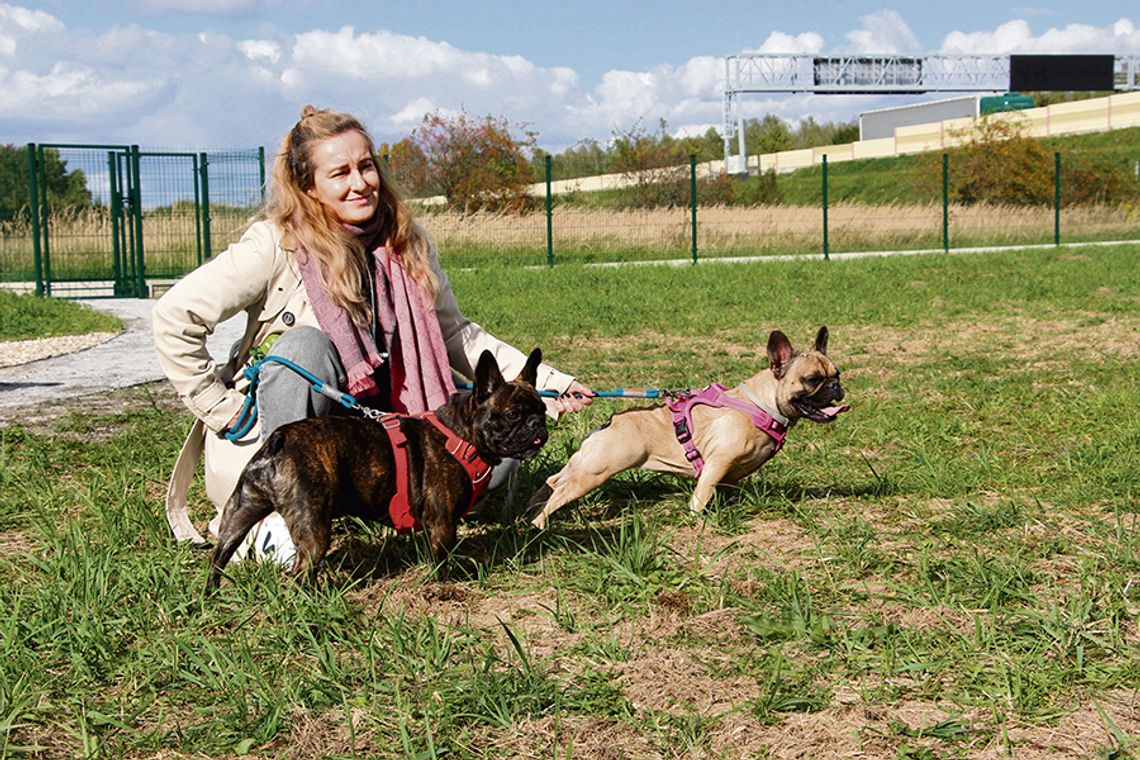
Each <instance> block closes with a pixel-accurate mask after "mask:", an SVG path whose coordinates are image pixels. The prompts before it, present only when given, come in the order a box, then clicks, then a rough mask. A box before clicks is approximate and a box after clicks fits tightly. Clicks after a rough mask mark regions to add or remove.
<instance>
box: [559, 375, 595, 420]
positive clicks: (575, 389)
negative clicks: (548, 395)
mask: <svg viewBox="0 0 1140 760" xmlns="http://www.w3.org/2000/svg"><path fill="white" fill-rule="evenodd" d="M592 403H594V392H593V391H592V390H590V389H589V388H587V387H586V386H584V385H582V384H581V383H580V382H578V381H577V380H575V381H574V382H572V383H570V386H569V387H568V388H567V389H566V390H565V391H564V392H563V393H562V395H561V396H559V397H558V398H556V399H554V407H555V408H556V409H557V410H558V413H559V414H564V413H566V412H579V411H581V410H583V409H585V408H586V407H587V406H589V405H590V404H592Z"/></svg>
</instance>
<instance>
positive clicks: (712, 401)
mask: <svg viewBox="0 0 1140 760" xmlns="http://www.w3.org/2000/svg"><path fill="white" fill-rule="evenodd" d="M726 390H727V388H725V387H724V386H723V385H721V384H720V383H713V384H712V385H710V386H709V387H707V388H705V389H704V390H703V391H698V392H697V393H690V394H689V395H686V396H681V397H678V398H673V399H670V400H669V402H668V404H669V409H670V411H672V412H673V432H674V434H676V436H677V442H678V443H680V444H681V448H683V449H684V450H685V459H688V460H689V463H690V464H692V465H693V469H694V470H696V471H697V475H698V476H699V475H700V474H701V468H703V467H704V466H705V460H704V458H703V457H702V456H701V452H700V451H698V450H697V445H696V444H695V443H693V407H694V406H696V405H697V404H705V405H706V406H715V407H728V408H730V409H736V410H737V411H740V412H744V413H745V414H747V415H749V416H750V417H751V418H752V424H753V425H755V426H756V427H758V428H759V429H760V430H763V431H764V432H765V433H767V434H768V437H769V438H771V439H772V441H773V442H774V443H775V444H776V449H775V451H773V452H772V453H773V455H774V454H775V453H776V452H778V451H779V450H780V448H781V447H783V445H784V439H785V438H786V437H787V435H788V425H787V423H786V422H781V421H780V420H777V419H776V418H775V417H773V416H772V415H771V414H770V413H769V412H768V411H767V410H765V409H762V408H761V407H760V406H758V405H756V404H750V403H748V402H746V401H737V400H736V399H734V398H731V397H730V396H728V395H727V394H726V393H725V391H726Z"/></svg>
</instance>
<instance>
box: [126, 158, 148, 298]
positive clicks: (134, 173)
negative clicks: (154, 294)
mask: <svg viewBox="0 0 1140 760" xmlns="http://www.w3.org/2000/svg"><path fill="white" fill-rule="evenodd" d="M130 161H131V163H130V172H131V177H132V183H131V184H132V187H131V216H132V217H133V222H134V227H133V230H134V235H135V298H146V256H145V255H144V254H143V208H142V187H141V172H140V171H139V146H137V145H132V146H131V159H130Z"/></svg>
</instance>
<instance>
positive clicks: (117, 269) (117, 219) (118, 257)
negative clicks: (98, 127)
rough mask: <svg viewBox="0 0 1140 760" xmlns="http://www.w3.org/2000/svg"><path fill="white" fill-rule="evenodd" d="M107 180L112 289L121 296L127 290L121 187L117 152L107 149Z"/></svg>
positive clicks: (126, 292)
mask: <svg viewBox="0 0 1140 760" xmlns="http://www.w3.org/2000/svg"><path fill="white" fill-rule="evenodd" d="M107 180H108V184H109V185H110V191H111V201H110V208H111V274H112V276H113V277H114V278H115V285H114V288H113V291H114V293H115V295H116V296H119V297H121V296H125V295H127V294H128V292H129V291H128V289H127V288H126V287H125V286H124V282H123V281H124V274H123V246H122V245H120V242H121V240H120V238H121V236H122V233H121V231H120V227H121V225H122V223H123V220H122V215H123V198H122V188H120V187H119V154H118V153H116V152H115V151H113V150H109V151H107Z"/></svg>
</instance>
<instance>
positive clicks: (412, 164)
mask: <svg viewBox="0 0 1140 760" xmlns="http://www.w3.org/2000/svg"><path fill="white" fill-rule="evenodd" d="M387 156H388V173H389V175H391V177H392V179H393V180H395V181H396V184H397V185H398V186H399V187H400V189H401V190H402V191H403V192H404V194H405V195H408V196H410V197H412V198H427V197H430V196H433V195H439V194H440V191H439V187H438V186H436V185H435V184H434V183H433V182H432V180H431V173H430V172H429V171H428V159H427V156H426V155H425V154H424V152H423V150H422V149H421V148H420V146H419V145H418V144H417V143H416V141H415V140H413V139H412V138H411V137H405V138H404V139H403V140H400V142H398V143H396V144H395V145H393V146H392V147H391V148H389V149H388V154H387Z"/></svg>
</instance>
